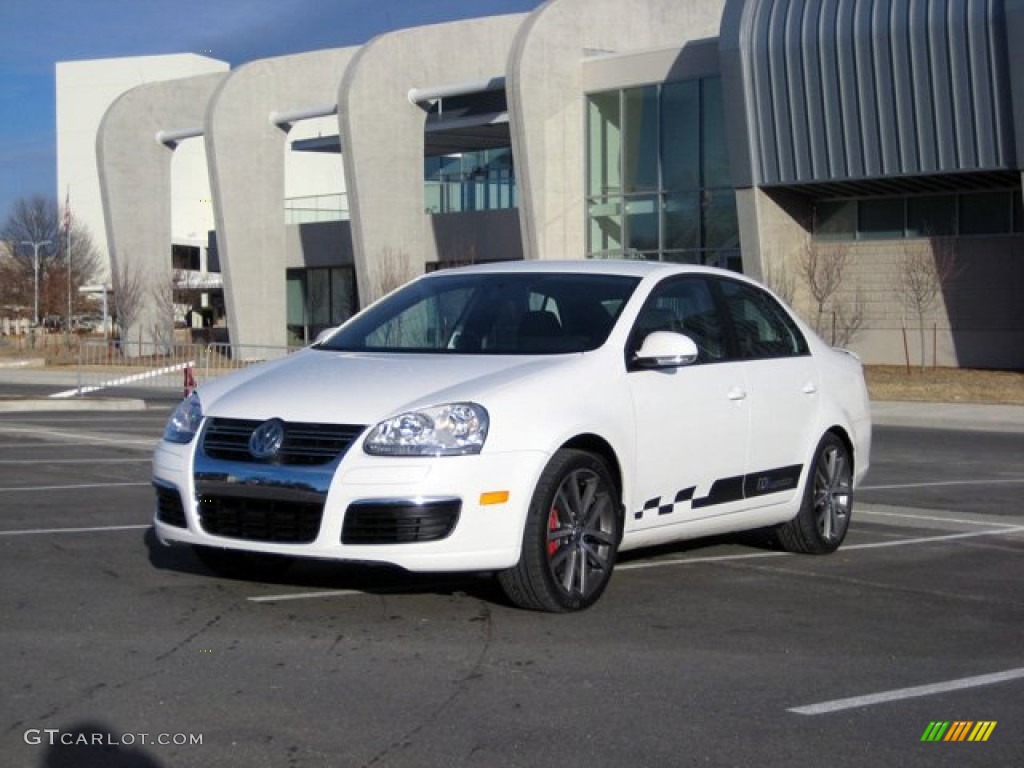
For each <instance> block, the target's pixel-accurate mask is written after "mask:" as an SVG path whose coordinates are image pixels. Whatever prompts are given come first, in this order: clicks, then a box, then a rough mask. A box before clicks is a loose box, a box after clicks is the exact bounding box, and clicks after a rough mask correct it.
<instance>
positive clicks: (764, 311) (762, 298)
mask: <svg viewBox="0 0 1024 768" xmlns="http://www.w3.org/2000/svg"><path fill="white" fill-rule="evenodd" d="M719 286H720V288H721V291H722V299H723V301H724V303H725V307H726V311H727V312H728V315H729V320H730V321H731V322H732V326H733V329H734V330H735V334H736V347H737V352H738V354H739V357H740V359H743V360H759V359H766V358H775V357H796V356H798V355H806V354H808V348H807V340H806V339H805V338H804V336H803V334H802V333H800V329H799V328H797V326H796V323H794V322H793V318H791V317H790V316H789V313H787V312H786V310H785V309H783V308H782V305H781V304H779V302H778V301H776V300H775V298H774V297H773V296H771V294H769V293H767V292H765V291H763V290H761V289H760V288H758V287H756V286H753V285H749V284H747V283H741V282H738V281H735V280H720V281H719Z"/></svg>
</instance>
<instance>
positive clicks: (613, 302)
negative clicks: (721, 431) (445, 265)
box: [316, 272, 639, 355]
mask: <svg viewBox="0 0 1024 768" xmlns="http://www.w3.org/2000/svg"><path fill="white" fill-rule="evenodd" d="M638 282H639V278H635V277H625V276H619V275H581V274H573V273H551V272H536V273H477V274H451V275H436V276H432V277H429V278H426V279H423V280H418V281H416V282H413V283H410V284H409V285H407V286H405V287H404V288H402V289H401V290H399V291H398V292H396V293H394V294H392V295H391V296H389V297H388V298H386V299H385V300H384V301H382V302H380V303H378V304H377V305H375V306H373V307H370V308H369V309H368V310H366V311H365V312H362V313H360V314H359V315H357V316H356V317H355V318H353V319H352V320H351V321H350V322H349V323H347V324H346V325H345V327H343V328H342V329H341V330H339V331H338V332H337V333H335V334H333V335H332V336H330V337H329V338H327V339H326V340H325V341H323V342H321V343H320V344H317V345H316V348H317V349H328V350H336V351H351V352H362V351H367V352H427V353H430V352H436V353H455V354H466V355H537V354H560V353H566V352H584V351H586V350H589V349H596V348H597V347H599V346H601V345H602V344H603V343H604V341H605V339H607V338H608V334H609V333H610V332H611V329H612V326H613V325H614V324H615V321H616V319H618V316H619V313H620V312H621V311H622V308H623V306H624V305H625V304H626V301H628V299H629V297H630V295H631V294H632V293H633V290H634V289H635V288H636V285H637V283H638Z"/></svg>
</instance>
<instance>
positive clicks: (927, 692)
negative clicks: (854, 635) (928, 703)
mask: <svg viewBox="0 0 1024 768" xmlns="http://www.w3.org/2000/svg"><path fill="white" fill-rule="evenodd" d="M1022 677H1024V667H1018V668H1017V669H1008V670H1006V671H1005V672H995V673H993V674H991V675H977V676H975V677H962V678H960V679H959V680H947V681H945V682H942V683H931V684H930V685H915V686H914V687H912V688H896V689H895V690H891V691H882V692H881V693H872V694H868V695H866V696H851V697H850V698H848V699H835V700H834V701H823V702H821V703H820V704H807V705H806V706H802V707H791V708H790V709H788V710H786V711H787V712H793V713H795V714H797V715H826V714H829V713H830V712H841V711H842V710H844V709H857V708H858V707H870V706H872V705H873V704H885V703H887V702H890V701H900V700H902V699H915V698H918V697H921V696H934V695H935V694H937V693H947V692H949V691H961V690H964V689H965V688H978V687H980V686H983V685H995V684H997V683H1005V682H1007V681H1009V680H1017V679H1020V678H1022Z"/></svg>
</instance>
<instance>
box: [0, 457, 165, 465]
mask: <svg viewBox="0 0 1024 768" xmlns="http://www.w3.org/2000/svg"><path fill="white" fill-rule="evenodd" d="M151 461H152V459H149V458H146V459H0V464H132V463H135V464H148V463H149V462H151Z"/></svg>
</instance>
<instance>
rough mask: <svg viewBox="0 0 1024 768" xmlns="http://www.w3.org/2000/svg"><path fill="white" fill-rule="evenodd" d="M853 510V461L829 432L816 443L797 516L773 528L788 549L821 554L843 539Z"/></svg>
mask: <svg viewBox="0 0 1024 768" xmlns="http://www.w3.org/2000/svg"><path fill="white" fill-rule="evenodd" d="M852 512H853V461H852V459H851V457H850V450H849V449H848V448H847V447H846V443H844V442H843V441H842V440H841V439H839V437H838V436H836V435H834V434H832V433H831V432H829V433H828V434H826V435H825V436H824V437H823V438H821V442H820V443H818V450H817V451H816V452H815V454H814V462H813V464H812V465H811V470H810V474H809V476H808V478H807V483H806V487H805V488H804V498H803V503H802V504H801V505H800V511H799V512H798V513H797V516H796V517H794V518H793V519H792V520H790V521H789V522H788V523H785V524H783V525H780V526H779V527H778V528H776V530H775V535H776V538H777V539H778V541H779V543H780V544H781V545H782V547H783V548H784V549H786V550H788V551H790V552H801V553H805V554H812V555H824V554H828V553H830V552H835V551H836V550H837V549H838V548H839V545H840V544H842V543H843V539H844V538H846V531H847V529H848V528H849V527H850V515H851V514H852Z"/></svg>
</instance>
